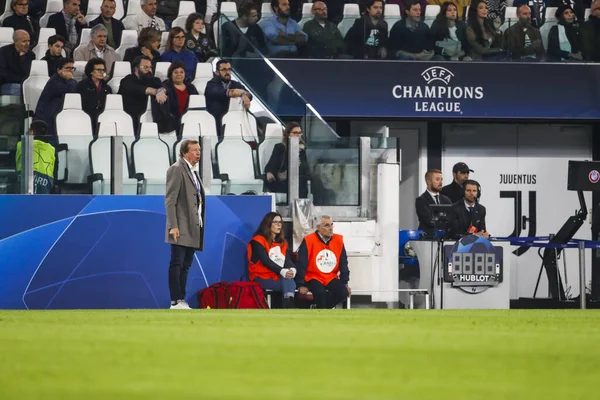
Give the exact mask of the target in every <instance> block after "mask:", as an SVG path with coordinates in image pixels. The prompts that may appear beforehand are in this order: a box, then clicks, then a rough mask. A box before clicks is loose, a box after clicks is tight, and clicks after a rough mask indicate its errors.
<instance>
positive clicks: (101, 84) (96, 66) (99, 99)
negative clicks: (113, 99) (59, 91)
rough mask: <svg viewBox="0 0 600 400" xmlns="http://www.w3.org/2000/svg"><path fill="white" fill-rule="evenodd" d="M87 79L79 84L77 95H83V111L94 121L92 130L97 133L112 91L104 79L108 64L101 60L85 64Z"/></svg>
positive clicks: (97, 59)
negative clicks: (108, 96) (99, 119)
mask: <svg viewBox="0 0 600 400" xmlns="http://www.w3.org/2000/svg"><path fill="white" fill-rule="evenodd" d="M84 74H85V77H84V78H83V79H82V80H81V82H79V83H77V93H79V94H80V95H81V109H82V110H83V111H84V112H85V113H86V114H87V115H89V116H90V118H91V119H92V129H93V131H94V134H95V133H97V129H98V127H97V125H98V116H99V115H100V114H102V112H103V111H104V106H105V105H106V95H107V94H112V89H111V88H110V86H108V83H106V80H105V79H104V78H105V76H106V63H105V62H104V60H103V59H101V58H92V59H91V60H90V61H88V62H87V64H85V70H84Z"/></svg>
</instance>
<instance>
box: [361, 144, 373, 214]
mask: <svg viewBox="0 0 600 400" xmlns="http://www.w3.org/2000/svg"><path fill="white" fill-rule="evenodd" d="M359 151H360V153H359V157H360V158H359V159H360V171H359V172H360V216H361V217H369V206H370V201H371V138H370V137H361V138H360V149H359Z"/></svg>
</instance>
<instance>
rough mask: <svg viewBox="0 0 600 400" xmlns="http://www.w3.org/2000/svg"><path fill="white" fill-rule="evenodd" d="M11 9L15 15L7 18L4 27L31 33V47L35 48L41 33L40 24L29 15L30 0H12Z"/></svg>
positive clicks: (3, 23)
mask: <svg viewBox="0 0 600 400" xmlns="http://www.w3.org/2000/svg"><path fill="white" fill-rule="evenodd" d="M10 7H11V8H12V10H13V15H10V16H8V17H6V19H5V20H4V21H3V22H2V26H3V27H6V28H13V29H14V30H15V31H16V30H19V29H21V30H24V31H25V32H27V33H29V37H30V39H31V44H30V47H32V48H33V47H35V45H36V44H37V41H38V36H39V33H40V24H39V23H38V21H37V20H36V19H35V18H31V17H30V16H29V15H28V13H29V0H12V1H11V2H10Z"/></svg>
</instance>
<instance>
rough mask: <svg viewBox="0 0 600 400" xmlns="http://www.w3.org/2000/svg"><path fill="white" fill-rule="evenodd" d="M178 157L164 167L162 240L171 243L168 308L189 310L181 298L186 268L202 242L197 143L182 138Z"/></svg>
mask: <svg viewBox="0 0 600 400" xmlns="http://www.w3.org/2000/svg"><path fill="white" fill-rule="evenodd" d="M179 156H180V158H179V160H178V161H177V162H176V163H175V164H173V165H171V167H170V168H169V170H168V171H167V190H166V194H165V208H166V210H167V235H166V242H167V243H170V244H171V262H170V265H169V291H170V292H171V309H176V310H186V309H187V310H189V309H190V306H189V305H188V303H187V302H186V301H185V288H186V284H187V276H188V271H189V270H190V267H191V265H192V262H193V261H194V253H195V251H196V250H200V251H202V247H203V242H204V221H205V218H204V215H205V211H206V209H205V202H204V188H203V187H202V180H201V179H200V176H199V175H198V162H199V161H200V144H199V143H198V141H197V140H188V139H186V140H183V141H182V142H181V146H180V148H179Z"/></svg>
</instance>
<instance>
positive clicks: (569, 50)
mask: <svg viewBox="0 0 600 400" xmlns="http://www.w3.org/2000/svg"><path fill="white" fill-rule="evenodd" d="M555 16H556V19H557V20H558V24H557V25H554V26H553V27H552V28H550V32H549V33H548V54H549V55H550V57H551V58H552V59H553V60H554V61H581V60H582V59H583V56H582V54H581V34H580V32H579V25H578V24H576V23H575V22H576V21H575V11H574V10H573V8H572V7H571V6H566V5H562V6H560V7H558V9H557V10H556V14H555Z"/></svg>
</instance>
